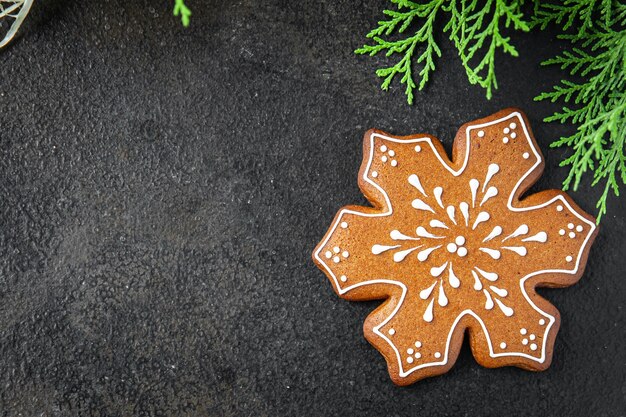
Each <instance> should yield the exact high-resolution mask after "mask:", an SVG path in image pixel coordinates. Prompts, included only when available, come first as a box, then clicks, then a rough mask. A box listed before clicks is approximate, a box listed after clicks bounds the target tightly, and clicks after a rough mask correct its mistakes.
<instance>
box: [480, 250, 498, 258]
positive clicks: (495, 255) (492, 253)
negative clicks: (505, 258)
mask: <svg viewBox="0 0 626 417" xmlns="http://www.w3.org/2000/svg"><path fill="white" fill-rule="evenodd" d="M478 250H480V251H483V252H485V253H486V254H487V255H489V256H491V257H492V258H493V259H500V251H497V250H495V249H489V248H478Z"/></svg>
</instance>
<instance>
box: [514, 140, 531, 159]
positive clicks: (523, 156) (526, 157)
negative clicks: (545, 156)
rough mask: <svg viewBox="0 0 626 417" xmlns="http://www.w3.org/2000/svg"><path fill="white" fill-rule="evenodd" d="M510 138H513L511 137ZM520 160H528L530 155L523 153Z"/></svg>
mask: <svg viewBox="0 0 626 417" xmlns="http://www.w3.org/2000/svg"><path fill="white" fill-rule="evenodd" d="M511 136H513V135H511ZM522 158H524V159H528V158H530V154H529V153H528V152H524V153H523V154H522Z"/></svg>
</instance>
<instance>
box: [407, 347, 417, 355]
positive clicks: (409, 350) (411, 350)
mask: <svg viewBox="0 0 626 417" xmlns="http://www.w3.org/2000/svg"><path fill="white" fill-rule="evenodd" d="M414 352H415V351H414V350H413V349H411V348H408V349H407V350H406V353H407V354H409V355H412V354H413V353H414Z"/></svg>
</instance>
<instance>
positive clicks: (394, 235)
mask: <svg viewBox="0 0 626 417" xmlns="http://www.w3.org/2000/svg"><path fill="white" fill-rule="evenodd" d="M389 237H391V238H392V239H393V240H420V238H419V237H411V236H407V235H405V234H404V233H401V232H400V231H399V230H392V231H391V232H390V233H389Z"/></svg>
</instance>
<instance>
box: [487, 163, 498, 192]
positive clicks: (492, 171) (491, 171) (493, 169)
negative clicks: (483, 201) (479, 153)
mask: <svg viewBox="0 0 626 417" xmlns="http://www.w3.org/2000/svg"><path fill="white" fill-rule="evenodd" d="M498 172H500V165H498V164H489V167H487V175H486V176H485V182H484V183H483V193H484V192H485V189H486V188H487V184H488V183H489V181H490V180H491V178H493V176H494V175H496V174H497V173H498Z"/></svg>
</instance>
